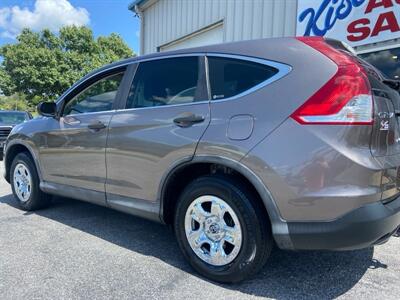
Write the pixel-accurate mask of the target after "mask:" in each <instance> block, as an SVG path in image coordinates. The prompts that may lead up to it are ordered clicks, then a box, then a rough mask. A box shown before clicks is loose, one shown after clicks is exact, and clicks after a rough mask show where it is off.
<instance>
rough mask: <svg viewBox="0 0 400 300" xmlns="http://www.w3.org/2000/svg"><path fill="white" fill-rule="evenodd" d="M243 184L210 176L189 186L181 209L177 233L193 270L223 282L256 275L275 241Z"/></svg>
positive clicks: (258, 206)
mask: <svg viewBox="0 0 400 300" xmlns="http://www.w3.org/2000/svg"><path fill="white" fill-rule="evenodd" d="M252 196H253V195H252V194H251V193H250V192H249V191H248V190H247V189H246V187H245V186H244V185H242V184H241V183H240V182H236V181H233V180H231V179H229V178H225V177H220V176H205V177H202V178H199V179H196V180H195V181H193V182H192V183H191V184H189V185H188V186H187V187H186V189H185V190H184V191H183V193H182V194H181V196H180V199H179V202H178V204H177V209H176V214H175V222H174V229H175V233H176V236H177V240H178V244H179V246H180V248H181V250H182V252H183V254H184V255H185V257H186V258H187V259H188V261H189V262H190V264H191V265H192V266H193V268H194V269H195V270H197V271H198V272H199V273H200V274H202V275H203V276H205V277H207V278H210V279H212V280H215V281H219V282H238V281H241V280H243V279H245V278H247V277H249V276H250V275H252V274H254V273H256V272H257V271H258V270H259V269H260V268H262V267H263V265H264V264H265V262H266V260H267V258H268V256H269V255H270V252H271V249H272V245H273V241H272V235H271V232H270V227H269V221H268V218H267V217H266V214H265V213H263V208H262V207H261V206H260V205H258V203H257V202H255V201H251V200H250V199H251V197H252Z"/></svg>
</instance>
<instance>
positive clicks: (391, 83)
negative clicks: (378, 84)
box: [383, 79, 400, 91]
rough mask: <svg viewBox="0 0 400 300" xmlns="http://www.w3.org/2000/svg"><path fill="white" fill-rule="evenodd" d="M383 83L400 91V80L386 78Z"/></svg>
mask: <svg viewBox="0 0 400 300" xmlns="http://www.w3.org/2000/svg"><path fill="white" fill-rule="evenodd" d="M383 83H384V84H386V85H387V86H389V87H391V88H392V89H394V90H396V91H400V80H391V79H384V80H383Z"/></svg>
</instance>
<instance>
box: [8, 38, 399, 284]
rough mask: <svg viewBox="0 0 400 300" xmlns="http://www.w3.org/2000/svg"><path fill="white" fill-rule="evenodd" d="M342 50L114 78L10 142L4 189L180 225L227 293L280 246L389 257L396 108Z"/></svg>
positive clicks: (242, 46) (300, 44) (236, 58)
mask: <svg viewBox="0 0 400 300" xmlns="http://www.w3.org/2000/svg"><path fill="white" fill-rule="evenodd" d="M338 45H341V44H340V43H338V42H337V41H331V40H324V39H322V38H280V39H264V40H255V41H245V42H237V43H230V44H222V45H213V46H207V47H201V48H196V49H186V50H179V51H175V52H165V53H157V54H152V55H148V56H142V57H137V58H132V59H128V60H124V61H121V62H118V63H115V64H112V65H109V66H105V67H103V68H101V69H99V70H97V71H95V72H93V73H91V74H89V75H87V76H85V77H84V78H83V79H81V80H80V81H78V82H77V83H76V84H74V85H73V86H72V87H71V88H70V89H69V90H67V91H66V92H65V93H64V94H63V95H62V96H61V97H60V98H59V99H58V100H57V102H56V103H42V104H40V105H39V107H38V109H39V112H40V113H41V114H42V115H43V116H44V117H43V118H38V119H35V120H32V121H29V122H27V123H24V124H21V125H18V126H16V127H15V128H14V129H13V131H12V132H11V135H10V136H9V138H8V141H7V143H6V148H5V170H6V171H5V178H6V179H7V181H8V182H10V184H11V186H12V189H13V193H14V195H15V197H16V199H17V201H18V202H19V204H20V206H21V207H22V208H23V209H26V210H34V209H38V208H42V207H44V206H46V205H47V204H48V203H49V201H50V195H60V196H66V197H70V198H76V199H80V200H84V201H89V202H92V203H95V204H99V205H103V206H107V207H110V208H113V209H117V210H120V211H123V212H126V213H130V214H133V215H138V216H142V217H145V218H148V219H151V220H154V221H158V222H163V223H166V224H170V225H172V226H173V228H174V230H175V233H176V237H177V240H178V243H179V246H180V248H181V250H182V252H183V254H184V256H185V257H186V258H187V260H188V261H189V262H190V263H191V265H192V266H193V267H194V269H196V270H197V271H198V272H200V273H201V274H203V275H204V276H206V277H208V278H211V279H212V280H216V281H220V282H236V281H239V280H241V279H244V278H245V277H247V276H249V275H250V274H253V273H254V272H256V271H257V270H259V269H260V268H261V267H262V266H263V265H264V263H265V261H266V260H267V258H268V256H269V255H270V252H271V248H272V247H273V245H274V244H276V245H277V246H278V247H280V248H282V249H330V250H345V249H357V248H363V247H368V246H371V245H375V244H379V243H382V242H385V241H386V240H387V239H388V238H389V237H390V236H391V235H392V234H393V233H394V232H395V231H396V229H397V228H398V226H399V224H400V199H399V188H400V176H399V168H398V166H399V165H400V135H399V132H400V131H399V124H398V115H399V114H398V112H399V111H400V97H399V94H398V92H397V91H395V90H394V89H391V88H390V87H389V86H388V84H387V82H386V81H385V79H384V78H383V77H382V74H381V73H379V72H378V71H376V70H375V69H374V68H373V67H371V66H370V65H368V64H367V63H365V62H363V61H361V60H360V59H358V58H357V57H356V56H353V55H352V54H351V53H350V52H346V51H345V48H344V47H340V46H338ZM392 86H393V85H392ZM132 238H133V239H134V238H135V237H132Z"/></svg>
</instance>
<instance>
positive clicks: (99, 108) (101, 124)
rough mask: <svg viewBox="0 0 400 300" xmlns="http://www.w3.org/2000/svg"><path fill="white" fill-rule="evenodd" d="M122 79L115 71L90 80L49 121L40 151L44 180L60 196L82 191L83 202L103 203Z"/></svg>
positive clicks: (119, 72)
mask: <svg viewBox="0 0 400 300" xmlns="http://www.w3.org/2000/svg"><path fill="white" fill-rule="evenodd" d="M123 76H124V69H118V70H114V71H111V72H106V73H104V74H101V75H99V76H96V78H95V79H89V82H87V83H83V84H82V85H80V86H78V87H77V89H76V90H74V91H72V92H71V93H70V95H69V96H67V97H66V98H65V103H64V104H63V105H62V111H61V113H60V117H59V118H54V119H50V120H48V122H51V124H49V126H48V128H49V130H48V131H46V132H45V133H43V134H42V137H41V138H42V139H43V142H42V143H41V144H42V146H41V148H40V150H39V151H40V159H41V166H42V169H43V177H44V181H45V182H46V183H47V184H53V185H55V187H54V188H55V189H63V191H64V192H63V193H62V194H65V195H69V194H68V193H69V192H71V193H74V192H76V188H79V189H85V190H86V191H87V193H86V196H87V197H86V198H88V199H85V200H89V201H94V202H100V203H101V202H103V203H105V180H106V165H105V147H106V141H107V132H108V126H109V123H110V120H111V117H112V114H113V112H114V111H115V110H114V108H115V106H114V105H115V103H116V102H117V100H118V98H119V97H120V93H121V89H120V86H121V82H122V79H123ZM57 184H58V186H57ZM83 194H84V193H80V195H81V196H82V195H83ZM72 196H74V195H72ZM78 196H79V195H76V197H78ZM78 198H82V197H80V196H79V197H78Z"/></svg>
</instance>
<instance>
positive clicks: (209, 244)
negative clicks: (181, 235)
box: [185, 195, 242, 266]
mask: <svg viewBox="0 0 400 300" xmlns="http://www.w3.org/2000/svg"><path fill="white" fill-rule="evenodd" d="M185 233H186V238H187V241H188V242H189V245H190V247H191V248H192V250H193V251H194V253H196V255H197V256H198V257H199V258H200V259H201V260H203V261H204V262H206V263H208V264H210V265H213V266H224V265H227V264H229V263H230V262H232V261H233V260H234V259H235V258H236V257H237V255H238V254H239V251H240V249H241V247H242V229H241V226H240V222H239V218H238V217H237V215H236V213H235V212H234V211H233V209H232V207H230V206H229V205H228V204H227V203H226V202H225V201H224V200H222V199H220V198H218V197H216V196H211V195H207V196H201V197H199V198H197V199H195V200H194V201H193V202H192V203H191V204H190V205H189V207H188V209H187V211H186V215H185Z"/></svg>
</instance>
